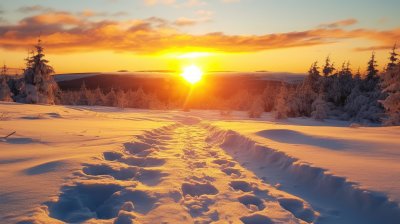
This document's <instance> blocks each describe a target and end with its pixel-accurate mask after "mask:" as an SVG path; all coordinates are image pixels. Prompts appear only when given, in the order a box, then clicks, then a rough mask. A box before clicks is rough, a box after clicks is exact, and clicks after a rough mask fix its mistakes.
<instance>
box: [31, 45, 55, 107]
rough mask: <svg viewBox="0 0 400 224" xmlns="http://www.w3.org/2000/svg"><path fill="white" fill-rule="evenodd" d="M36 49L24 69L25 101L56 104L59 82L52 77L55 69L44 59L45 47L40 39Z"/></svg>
mask: <svg viewBox="0 0 400 224" xmlns="http://www.w3.org/2000/svg"><path fill="white" fill-rule="evenodd" d="M35 49H36V51H35V52H34V54H33V55H32V56H30V57H28V59H27V68H26V69H25V71H24V80H25V86H24V90H25V91H24V92H25V96H26V98H25V102H26V103H44V104H54V101H55V95H56V92H57V91H58V86H57V83H56V82H55V81H54V79H53V77H52V74H53V73H54V69H53V68H52V67H51V66H50V65H48V61H47V60H46V59H44V57H45V55H44V48H43V47H42V43H41V40H40V39H39V41H38V43H37V44H36V45H35Z"/></svg>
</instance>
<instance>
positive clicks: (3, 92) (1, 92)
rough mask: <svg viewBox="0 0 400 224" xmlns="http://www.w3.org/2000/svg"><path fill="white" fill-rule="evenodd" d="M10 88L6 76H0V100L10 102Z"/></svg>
mask: <svg viewBox="0 0 400 224" xmlns="http://www.w3.org/2000/svg"><path fill="white" fill-rule="evenodd" d="M11 95H12V94H11V90H10V88H9V86H8V83H7V77H6V76H5V75H3V73H2V75H1V76H0V101H8V102H12V101H13V100H12V98H11Z"/></svg>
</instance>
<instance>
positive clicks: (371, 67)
mask: <svg viewBox="0 0 400 224" xmlns="http://www.w3.org/2000/svg"><path fill="white" fill-rule="evenodd" d="M377 67H378V65H377V62H376V60H375V52H372V55H371V59H370V60H369V61H368V67H367V75H366V77H365V79H364V85H363V90H364V91H373V90H375V89H376V87H377V85H378V82H379V77H378V69H376V68H377Z"/></svg>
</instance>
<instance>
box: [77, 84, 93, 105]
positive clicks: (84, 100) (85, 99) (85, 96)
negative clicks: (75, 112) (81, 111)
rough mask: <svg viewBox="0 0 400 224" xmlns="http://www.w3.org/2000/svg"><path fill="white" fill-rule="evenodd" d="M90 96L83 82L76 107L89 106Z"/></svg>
mask: <svg viewBox="0 0 400 224" xmlns="http://www.w3.org/2000/svg"><path fill="white" fill-rule="evenodd" d="M90 95H91V94H90V91H89V90H88V89H87V88H86V84H85V81H83V83H82V85H81V88H80V89H79V99H78V102H77V105H89V98H91V96H90Z"/></svg>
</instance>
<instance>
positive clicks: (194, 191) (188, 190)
mask: <svg viewBox="0 0 400 224" xmlns="http://www.w3.org/2000/svg"><path fill="white" fill-rule="evenodd" d="M182 192H183V195H191V196H193V197H194V196H201V195H205V194H208V195H215V194H217V193H218V190H217V188H215V187H214V186H213V185H211V184H209V183H204V184H201V183H184V184H182Z"/></svg>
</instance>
